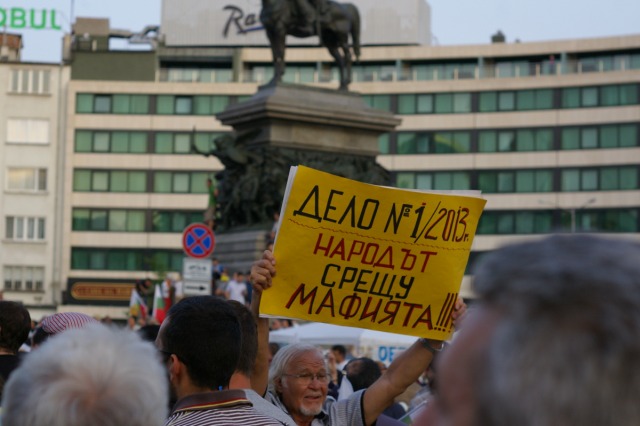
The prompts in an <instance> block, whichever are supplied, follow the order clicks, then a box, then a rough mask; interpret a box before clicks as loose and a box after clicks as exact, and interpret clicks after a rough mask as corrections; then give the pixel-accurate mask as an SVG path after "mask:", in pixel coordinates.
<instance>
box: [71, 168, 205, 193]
mask: <svg viewBox="0 0 640 426" xmlns="http://www.w3.org/2000/svg"><path fill="white" fill-rule="evenodd" d="M209 178H210V175H209V172H186V171H184V172H177V171H152V172H148V171H138V170H81V169H76V170H74V172H73V190H74V191H77V192H151V193H165V194H205V193H207V179H209Z"/></svg>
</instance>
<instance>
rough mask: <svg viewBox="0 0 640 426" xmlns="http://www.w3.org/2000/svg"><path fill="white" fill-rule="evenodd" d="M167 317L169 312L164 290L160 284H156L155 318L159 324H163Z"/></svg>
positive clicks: (154, 297) (154, 294) (154, 296)
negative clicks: (163, 293)
mask: <svg viewBox="0 0 640 426" xmlns="http://www.w3.org/2000/svg"><path fill="white" fill-rule="evenodd" d="M166 315H167V311H166V308H165V306H164V298H163V297H162V289H161V288H160V284H156V289H155V291H154V293H153V318H154V319H155V320H156V321H158V324H162V321H164V317H165V316H166Z"/></svg>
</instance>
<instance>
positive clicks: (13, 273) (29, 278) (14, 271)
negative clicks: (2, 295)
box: [2, 265, 44, 291]
mask: <svg viewBox="0 0 640 426" xmlns="http://www.w3.org/2000/svg"><path fill="white" fill-rule="evenodd" d="M2 269H3V274H4V276H3V280H2V281H3V282H4V290H5V291H44V267H42V266H8V265H7V266H4V268H2Z"/></svg>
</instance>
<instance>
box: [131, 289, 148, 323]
mask: <svg viewBox="0 0 640 426" xmlns="http://www.w3.org/2000/svg"><path fill="white" fill-rule="evenodd" d="M147 310H148V309H147V304H146V303H144V300H143V299H142V297H140V295H139V294H138V292H137V291H136V289H135V288H133V289H131V299H129V315H130V316H132V317H136V318H137V317H139V316H142V318H147Z"/></svg>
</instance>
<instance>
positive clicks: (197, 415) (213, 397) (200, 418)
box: [165, 389, 282, 426]
mask: <svg viewBox="0 0 640 426" xmlns="http://www.w3.org/2000/svg"><path fill="white" fill-rule="evenodd" d="M222 425H242V426H281V425H282V423H280V422H278V421H276V420H274V419H273V418H271V417H267V416H265V415H262V414H260V413H259V412H258V411H257V410H255V409H254V408H253V405H252V404H251V402H250V401H249V400H248V399H247V398H246V395H245V393H244V391H242V390H238V389H231V390H223V391H218V392H204V393H197V394H193V395H189V396H186V397H184V398H182V399H180V400H179V401H178V402H177V403H176V405H175V407H174V408H173V412H172V413H171V415H170V416H169V418H168V419H167V421H166V422H165V426H222Z"/></svg>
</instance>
